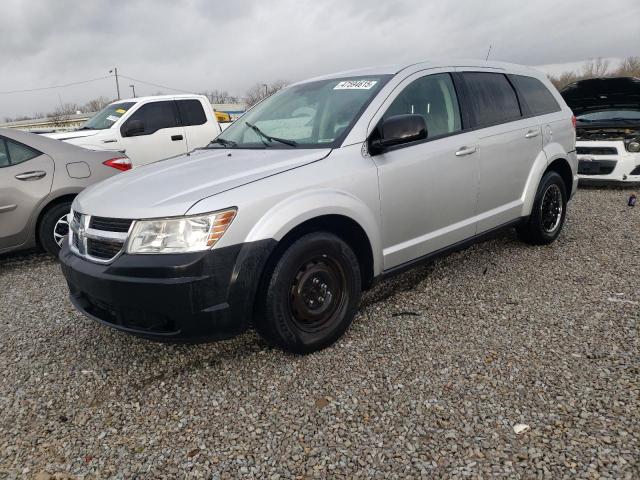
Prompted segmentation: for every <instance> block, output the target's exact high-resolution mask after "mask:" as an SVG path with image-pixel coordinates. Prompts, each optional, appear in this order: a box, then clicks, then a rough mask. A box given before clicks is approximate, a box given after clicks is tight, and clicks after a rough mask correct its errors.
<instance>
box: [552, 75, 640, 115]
mask: <svg viewBox="0 0 640 480" xmlns="http://www.w3.org/2000/svg"><path fill="white" fill-rule="evenodd" d="M560 94H561V95H562V97H563V98H564V101H565V102H567V105H569V108H571V110H573V113H574V114H575V115H576V116H579V115H582V114H585V113H588V112H596V111H598V110H615V109H620V110H625V109H638V110H640V78H633V77H617V78H591V79H588V80H580V81H578V82H574V83H571V84H569V85H567V86H566V87H564V88H563V89H562V90H561V92H560Z"/></svg>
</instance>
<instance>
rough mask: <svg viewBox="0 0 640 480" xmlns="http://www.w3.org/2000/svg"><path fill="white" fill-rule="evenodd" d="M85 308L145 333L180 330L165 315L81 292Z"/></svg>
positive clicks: (165, 332) (105, 318) (109, 320)
mask: <svg viewBox="0 0 640 480" xmlns="http://www.w3.org/2000/svg"><path fill="white" fill-rule="evenodd" d="M79 296H80V299H81V302H82V304H83V308H84V309H85V310H86V311H87V313H89V314H91V315H93V316H95V317H97V318H99V319H100V320H102V321H104V322H107V323H111V324H113V325H119V326H122V327H125V328H130V329H133V330H137V331H139V332H143V333H159V334H170V333H176V332H178V331H179V329H178V328H177V325H176V323H175V321H174V320H173V319H171V318H169V317H167V316H165V315H161V314H158V313H154V312H148V311H145V310H141V309H137V308H132V307H123V306H118V305H113V304H112V303H110V302H105V301H104V300H101V299H98V298H96V297H93V296H91V295H87V294H86V293H84V292H82V293H80V295H79Z"/></svg>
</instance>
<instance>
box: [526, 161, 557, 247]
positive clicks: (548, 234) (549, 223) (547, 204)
mask: <svg viewBox="0 0 640 480" xmlns="http://www.w3.org/2000/svg"><path fill="white" fill-rule="evenodd" d="M566 215H567V189H566V187H565V184H564V180H562V177H561V176H560V175H559V174H558V173H557V172H554V171H550V172H547V173H546V174H545V175H544V176H543V177H542V180H540V185H538V191H537V192H536V198H535V201H534V202H533V209H532V210H531V215H530V216H529V218H528V219H527V221H526V222H525V223H524V224H523V225H520V226H519V227H517V228H516V231H517V232H518V237H520V239H521V240H522V241H523V242H526V243H529V244H531V245H548V244H549V243H551V242H553V241H554V240H555V239H556V238H558V236H559V235H560V232H561V231H562V227H563V225H564V221H565V218H566Z"/></svg>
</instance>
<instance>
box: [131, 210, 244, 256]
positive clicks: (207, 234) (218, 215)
mask: <svg viewBox="0 0 640 480" xmlns="http://www.w3.org/2000/svg"><path fill="white" fill-rule="evenodd" d="M235 216H236V209H235V208H232V209H229V210H224V211H221V212H215V213H209V214H206V215H194V216H189V217H175V218H160V219H155V220H140V221H136V223H135V225H134V227H133V230H132V231H131V235H130V237H129V242H128V244H127V252H128V253H185V252H197V251H201V250H207V249H209V248H211V247H213V246H214V245H215V244H216V242H217V241H218V240H220V238H222V235H224V232H226V231H227V228H229V225H231V222H232V221H233V219H234V218H235Z"/></svg>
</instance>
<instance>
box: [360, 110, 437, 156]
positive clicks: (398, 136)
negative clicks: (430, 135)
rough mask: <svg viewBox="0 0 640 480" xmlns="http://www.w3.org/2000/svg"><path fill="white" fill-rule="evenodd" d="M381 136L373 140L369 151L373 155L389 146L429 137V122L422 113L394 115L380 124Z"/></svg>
mask: <svg viewBox="0 0 640 480" xmlns="http://www.w3.org/2000/svg"><path fill="white" fill-rule="evenodd" d="M378 131H379V134H380V137H379V138H376V139H375V140H372V141H371V142H370V145H369V151H370V152H371V154H372V155H376V154H378V153H382V152H384V151H385V150H386V149H387V148H389V147H393V146H395V145H402V144H404V143H410V142H415V141H417V140H424V139H425V138H427V122H426V121H425V119H424V117H423V116H422V115H417V114H413V113H408V114H405V115H394V116H393V117H389V118H388V119H386V120H384V121H383V122H382V123H380V125H379V126H378Z"/></svg>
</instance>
